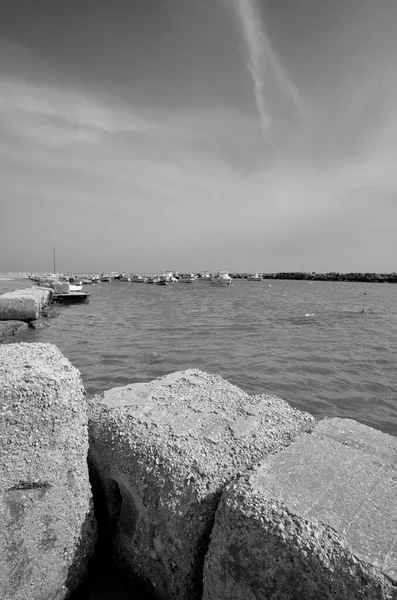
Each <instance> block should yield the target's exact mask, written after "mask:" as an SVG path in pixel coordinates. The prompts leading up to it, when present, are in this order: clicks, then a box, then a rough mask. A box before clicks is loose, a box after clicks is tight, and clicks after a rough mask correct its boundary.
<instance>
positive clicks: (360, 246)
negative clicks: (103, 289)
mask: <svg viewBox="0 0 397 600" xmlns="http://www.w3.org/2000/svg"><path fill="white" fill-rule="evenodd" d="M396 29H397V2H396V0H376V2H374V1H373V0H333V2H330V1H329V0H200V1H198V0H144V1H140V2H139V1H137V0H136V1H131V0H112V1H111V2H109V1H108V0H69V1H67V2H66V1H65V0H35V1H34V2H33V1H32V0H1V2H0V272H4V271H30V272H38V271H47V270H48V271H51V270H52V260H53V254H52V249H53V247H55V248H56V256H57V270H58V271H62V272H98V271H99V272H109V271H119V272H123V271H126V272H142V271H143V272H152V271H153V272H154V271H155V272H161V271H164V270H167V269H170V270H177V271H179V272H187V271H188V272H197V271H202V270H210V271H215V270H218V269H221V268H224V269H228V270H229V271H231V272H244V271H245V272H247V271H248V272H255V271H259V272H277V271H317V272H325V271H340V272H349V271H370V272H374V271H376V272H379V271H380V272H391V271H397V232H396V229H397V225H396V224H397V111H396V107H397V36H396V35H395V31H396Z"/></svg>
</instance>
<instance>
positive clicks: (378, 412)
mask: <svg viewBox="0 0 397 600" xmlns="http://www.w3.org/2000/svg"><path fill="white" fill-rule="evenodd" d="M28 286H30V282H29V281H26V280H25V281H23V282H21V281H19V282H14V281H13V282H7V281H2V282H0V292H1V291H5V290H6V289H8V288H10V287H13V288H15V287H28ZM85 289H86V291H89V292H90V295H91V299H90V303H89V304H78V305H69V306H62V307H60V315H59V316H58V317H56V318H54V319H49V320H48V323H49V326H48V327H43V328H40V329H36V330H34V329H29V330H27V331H24V332H23V333H22V334H21V335H19V336H18V337H17V338H9V339H8V340H6V342H5V343H13V342H15V341H25V342H50V343H53V344H56V345H57V346H58V347H59V348H60V350H61V351H62V352H63V353H64V354H65V355H66V356H67V357H68V358H69V359H70V361H71V362H72V363H73V364H74V365H75V366H76V367H77V368H78V369H79V370H80V372H81V375H82V378H83V382H84V385H85V388H86V390H87V393H88V394H89V395H91V394H94V393H97V392H101V391H103V390H106V389H109V388H111V387H115V386H122V385H126V384H128V383H131V382H141V381H149V380H151V379H154V378H155V377H158V376H161V375H164V374H166V373H170V372H172V371H177V370H183V369H187V368H191V367H194V368H200V369H202V370H204V371H207V372H211V373H218V374H220V375H222V376H223V377H224V378H225V379H227V380H229V381H230V382H232V383H234V384H235V385H237V386H239V387H241V388H242V389H244V390H245V391H247V392H249V393H251V394H263V393H268V394H273V395H276V396H279V397H281V398H284V399H285V400H287V401H288V402H289V403H290V404H291V405H293V406H294V407H296V408H299V409H302V410H307V411H309V412H311V413H312V414H313V415H314V416H316V417H317V418H321V417H324V416H336V417H349V418H353V419H356V420H358V421H361V422H362V423H365V424H367V425H371V426H373V427H376V428H378V429H381V430H382V431H384V432H387V433H391V434H393V435H397V369H396V366H397V365H396V362H397V301H396V300H397V287H396V286H395V285H388V284H377V283H372V284H368V283H365V284H364V283H335V282H308V281H281V280H271V281H269V280H263V281H259V282H254V281H246V280H234V281H233V283H232V285H230V286H228V287H217V286H211V285H210V284H208V283H203V282H199V281H197V282H196V283H193V284H182V283H175V284H170V285H167V286H156V285H147V284H137V283H131V282H122V281H112V282H110V283H101V284H96V285H91V286H87V288H85Z"/></svg>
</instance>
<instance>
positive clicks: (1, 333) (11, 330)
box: [0, 321, 28, 344]
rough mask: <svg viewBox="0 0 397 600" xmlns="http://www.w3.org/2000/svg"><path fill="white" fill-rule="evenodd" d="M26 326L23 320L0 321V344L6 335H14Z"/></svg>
mask: <svg viewBox="0 0 397 600" xmlns="http://www.w3.org/2000/svg"><path fill="white" fill-rule="evenodd" d="M27 326H28V324H27V323H25V322H24V321H0V344H1V342H2V341H3V340H4V339H5V338H6V337H11V336H13V335H16V334H17V333H18V332H19V331H21V330H22V329H26V328H27Z"/></svg>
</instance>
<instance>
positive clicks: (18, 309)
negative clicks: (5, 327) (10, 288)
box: [0, 292, 41, 321]
mask: <svg viewBox="0 0 397 600" xmlns="http://www.w3.org/2000/svg"><path fill="white" fill-rule="evenodd" d="M40 310H41V306H40V300H39V298H38V297H37V296H35V295H33V294H22V293H14V292H8V293H7V294H2V295H1V296H0V321H10V320H12V321H34V320H35V319H38V317H39V314H40Z"/></svg>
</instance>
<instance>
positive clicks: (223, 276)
mask: <svg viewBox="0 0 397 600" xmlns="http://www.w3.org/2000/svg"><path fill="white" fill-rule="evenodd" d="M231 283H232V278H231V277H230V275H229V273H228V272H227V271H218V273H217V274H216V275H213V276H212V277H211V285H222V286H226V285H230V284H231Z"/></svg>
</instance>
